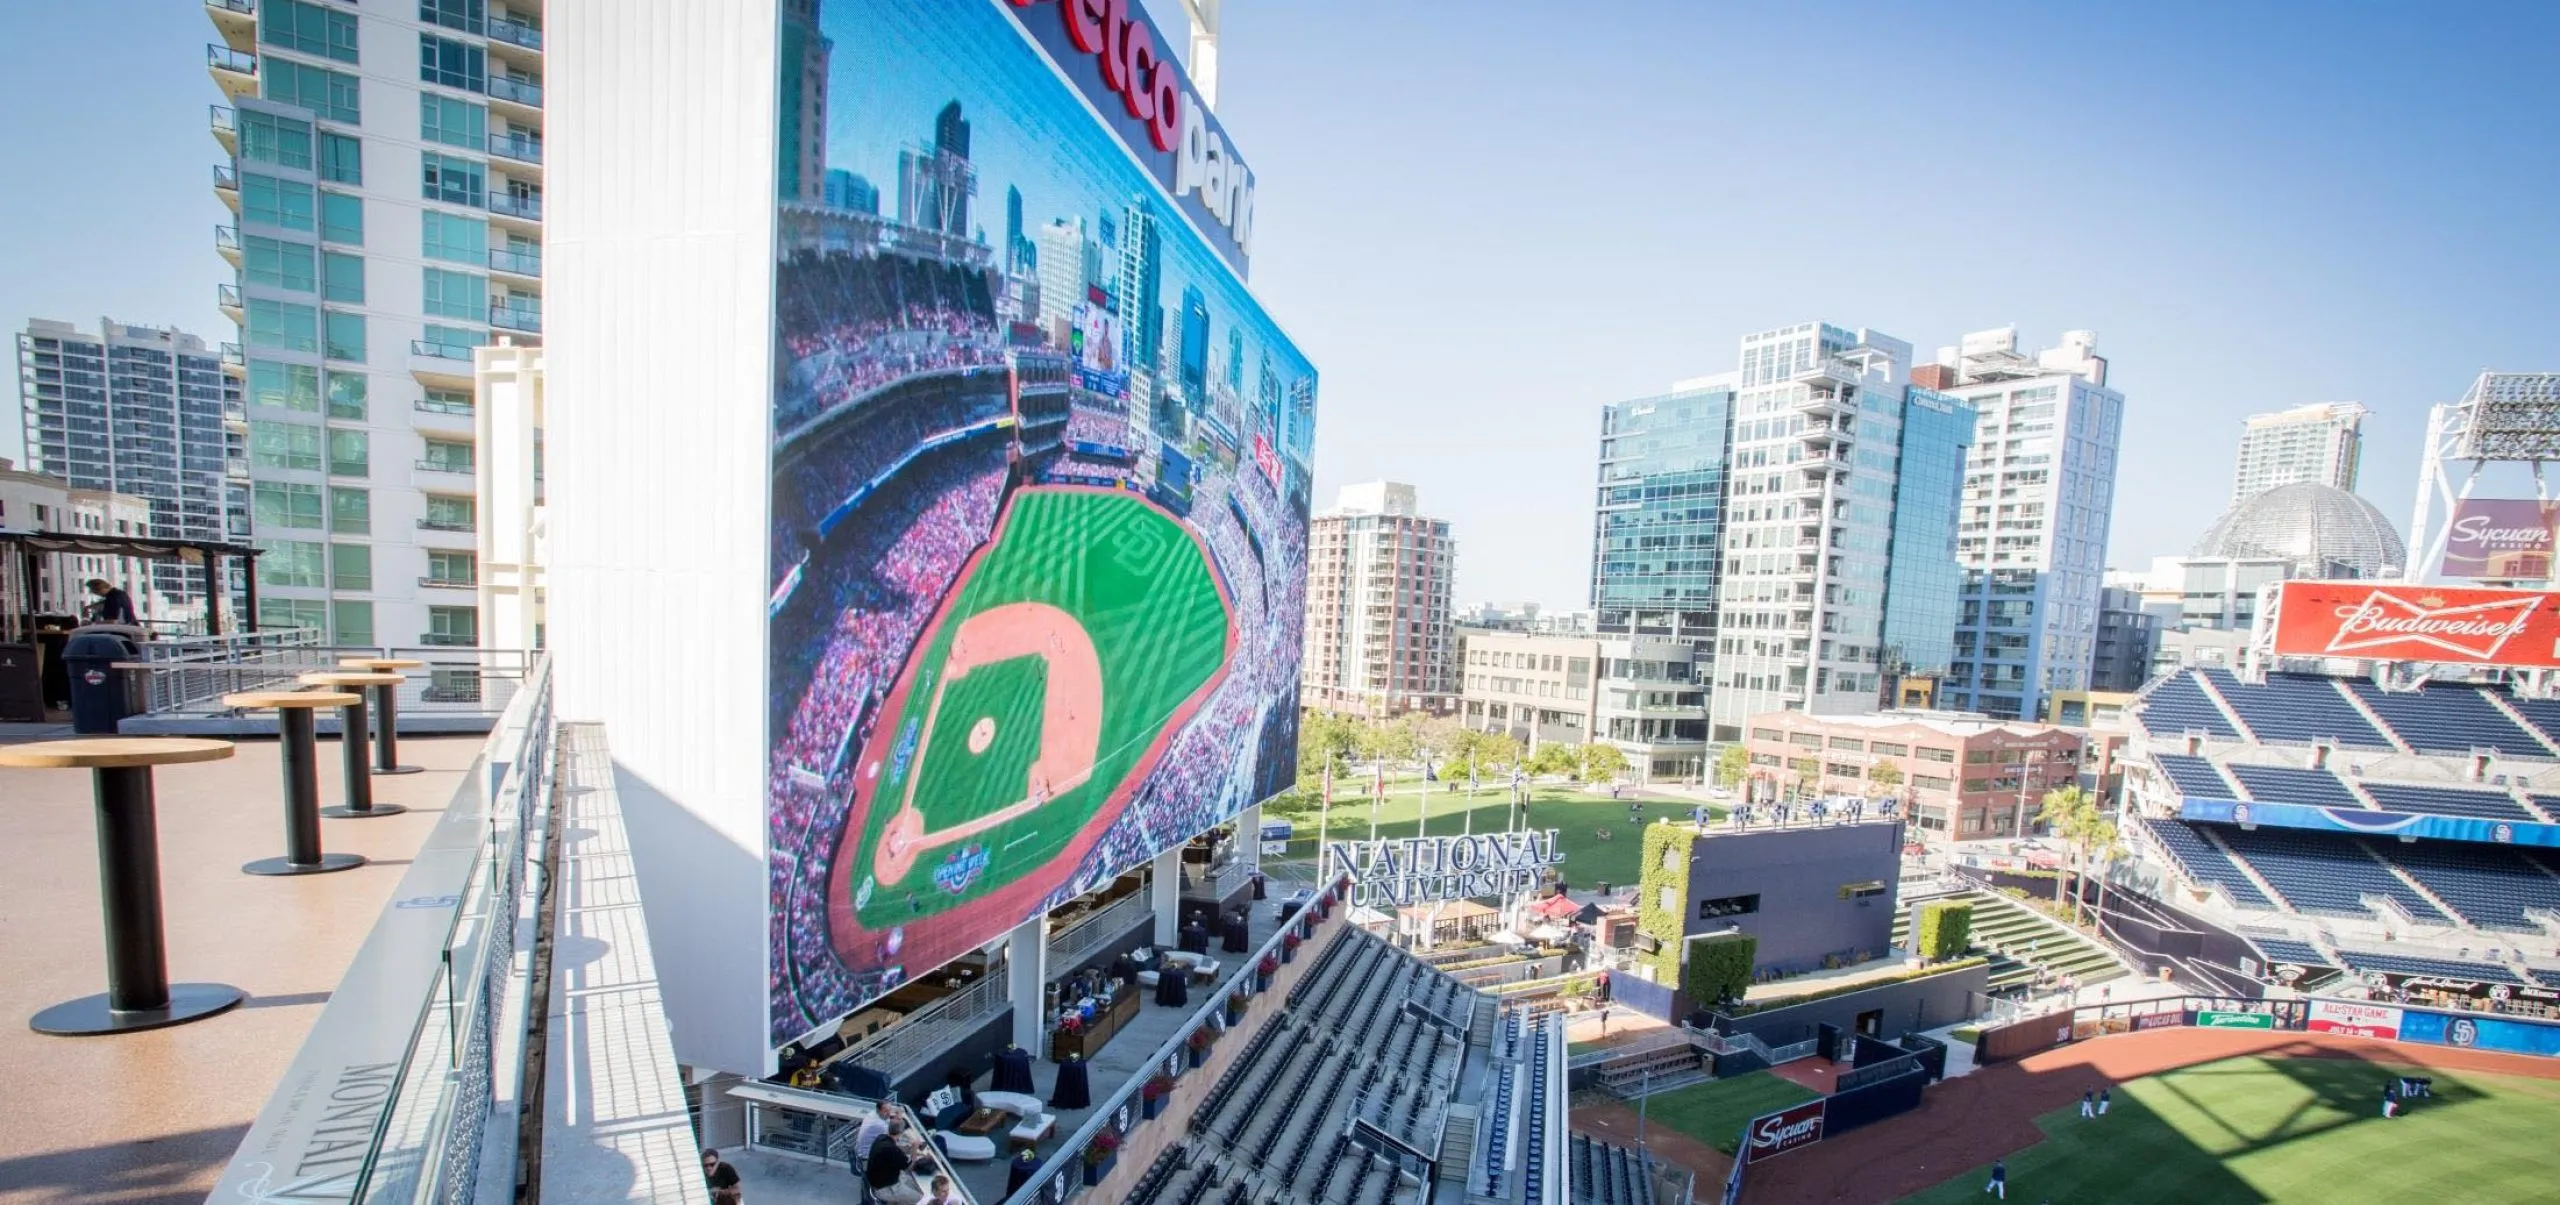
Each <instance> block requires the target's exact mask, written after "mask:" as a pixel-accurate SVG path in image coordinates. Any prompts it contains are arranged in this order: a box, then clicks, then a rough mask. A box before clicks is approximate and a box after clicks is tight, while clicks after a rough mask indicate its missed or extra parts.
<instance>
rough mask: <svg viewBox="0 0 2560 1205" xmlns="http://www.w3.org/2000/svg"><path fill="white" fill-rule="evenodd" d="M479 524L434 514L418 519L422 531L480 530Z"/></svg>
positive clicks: (419, 528)
mask: <svg viewBox="0 0 2560 1205" xmlns="http://www.w3.org/2000/svg"><path fill="white" fill-rule="evenodd" d="M479 529H480V528H479V525H478V524H475V523H470V522H467V521H464V520H459V519H439V518H436V517H434V516H432V515H430V516H428V517H427V518H424V519H420V520H418V530H420V531H478V530H479Z"/></svg>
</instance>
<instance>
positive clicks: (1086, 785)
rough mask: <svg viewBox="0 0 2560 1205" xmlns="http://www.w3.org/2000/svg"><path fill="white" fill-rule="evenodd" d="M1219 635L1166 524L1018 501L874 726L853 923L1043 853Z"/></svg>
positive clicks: (1061, 495)
mask: <svg viewBox="0 0 2560 1205" xmlns="http://www.w3.org/2000/svg"><path fill="white" fill-rule="evenodd" d="M1228 626H1229V617H1228V610H1227V604H1226V601H1225V599H1224V597H1223V596H1222V594H1221V593H1220V590H1219V588H1218V582H1217V580H1216V578H1215V576H1214V575H1213V573H1212V571H1211V569H1210V567H1209V564H1208V562H1207V560H1206V559H1205V557H1204V556H1203V553H1202V549H1201V548H1200V545H1199V544H1198V543H1197V542H1196V541H1195V540H1194V539H1193V538H1192V537H1191V536H1190V534H1189V533H1188V532H1187V531H1185V530H1184V529H1183V528H1182V526H1181V525H1180V523H1179V521H1178V520H1176V519H1174V518H1173V517H1172V516H1171V515H1169V514H1166V513H1165V512H1163V511H1161V510H1159V509H1157V508H1156V507H1154V506H1152V505H1150V504H1148V503H1147V502H1146V501H1144V500H1143V499H1141V498H1139V497H1137V496H1136V495H1133V494H1127V493H1119V492H1112V491H1102V490H1089V489H1055V488H1034V489H1025V490H1022V491H1020V492H1018V493H1016V494H1015V495H1014V497H1013V498H1012V500H1011V504H1010V509H1009V511H1008V514H1007V515H1006V518H1005V521H1004V523H1003V524H1002V525H1001V527H1000V528H999V530H998V532H997V534H996V537H995V541H994V543H993V544H992V545H991V546H990V547H989V548H988V549H987V550H986V552H985V553H984V555H983V556H982V557H981V559H980V560H979V562H978V564H977V566H976V567H975V569H974V570H973V571H972V572H971V573H970V574H969V576H968V577H967V579H966V580H965V581H964V582H963V584H962V585H961V586H960V588H959V591H958V593H957V595H956V597H955V598H954V599H953V601H952V603H951V604H950V605H949V606H948V607H947V608H946V609H945V610H944V612H943V613H942V614H941V615H940V616H939V617H938V618H937V620H936V622H935V624H934V626H933V629H932V631H931V634H930V635H929V636H928V637H927V638H926V640H925V641H924V642H923V643H922V644H921V645H920V646H919V648H918V652H917V654H916V655H915V656H914V657H913V658H911V659H910V661H909V662H908V666H907V669H906V671H905V673H906V674H907V676H908V677H909V679H910V680H911V685H910V687H909V689H908V690H907V694H906V700H905V705H904V706H903V707H902V708H901V709H900V710H899V711H898V712H897V713H895V714H893V715H890V716H888V717H886V718H885V720H884V723H886V724H888V725H893V726H894V727H891V728H889V729H886V731H890V732H894V733H897V734H899V735H898V738H897V739H895V740H892V741H890V742H889V743H888V744H887V745H886V746H885V749H886V750H887V752H886V755H885V756H884V757H883V758H882V759H881V763H882V764H880V765H879V766H878V767H877V773H878V776H879V777H878V781H877V783H876V786H875V787H874V789H873V791H872V796H871V798H872V806H871V807H870V808H869V809H867V816H866V818H865V821H864V825H863V832H862V835H861V839H860V841H859V842H858V843H857V844H856V845H855V846H854V853H855V856H856V857H857V859H858V861H857V864H856V865H855V867H854V868H853V875H852V881H853V882H854V883H857V884H862V885H865V887H866V888H867V890H857V893H856V896H855V913H856V916H857V917H858V918H859V919H860V921H861V923H862V924H863V925H864V926H865V927H868V928H877V929H885V928H888V927H890V926H896V925H905V924H912V923H914V922H915V921H917V920H919V919H921V918H924V917H929V916H932V915H934V914H936V913H939V912H943V911H947V910H949V909H952V908H956V907H959V906H960V905H963V904H966V903H968V902H969V901H971V900H974V899H977V898H979V897H981V896H983V895H986V894H987V893H989V892H991V891H993V890H995V889H997V888H1000V887H1002V886H1004V885H1005V884H1007V883H1009V882H1011V881H1013V880H1014V879H1015V878H1016V877H1018V876H1019V875H1020V874H1021V873H1022V872H1024V871H1026V870H1029V869H1032V868H1035V867H1038V866H1041V865H1043V864H1044V863H1046V862H1048V861H1049V860H1050V859H1052V858H1055V857H1057V856H1058V855H1059V853H1060V852H1061V851H1063V850H1065V849H1066V848H1067V846H1068V844H1069V842H1070V841H1072V840H1073V839H1074V838H1075V836H1076V834H1077V833H1078V832H1079V831H1080V830H1082V829H1083V828H1084V827H1085V826H1086V825H1087V824H1088V823H1089V822H1090V821H1091V820H1092V818H1093V817H1094V815H1095V813H1096V811H1097V810H1098V809H1099V808H1100V807H1101V806H1102V805H1103V803H1104V802H1105V801H1106V800H1108V799H1109V798H1110V795H1111V792H1112V791H1113V790H1114V789H1116V788H1118V787H1120V786H1121V785H1123V783H1124V781H1125V780H1126V779H1128V777H1129V775H1130V773H1131V771H1132V770H1133V769H1135V768H1136V767H1137V766H1138V765H1139V763H1140V762H1141V760H1142V759H1144V758H1145V757H1146V756H1147V755H1148V754H1149V752H1150V748H1151V746H1153V745H1154V744H1155V743H1156V741H1157V738H1158V737H1159V736H1160V735H1161V734H1162V733H1163V732H1164V730H1165V728H1166V727H1167V726H1168V724H1169V723H1170V722H1172V721H1175V720H1176V719H1178V718H1179V713H1184V708H1185V704H1186V703H1187V702H1189V701H1190V700H1191V699H1192V698H1193V696H1194V695H1195V694H1196V693H1197V692H1199V690H1200V688H1201V687H1202V686H1204V685H1205V684H1207V683H1209V682H1210V681H1211V680H1212V679H1213V678H1215V676H1216V675H1217V674H1218V673H1219V672H1220V669H1221V667H1222V666H1223V665H1224V663H1225V659H1226V645H1227V633H1228ZM964 632H966V633H968V635H967V636H966V637H965V638H964V636H963V633H964ZM982 649H992V650H994V655H992V656H990V655H985V654H982V653H981V652H980V651H979V650H982ZM955 654H956V656H955ZM955 667H958V668H955ZM909 733H913V734H915V735H916V738H917V739H916V740H915V747H914V749H913V750H912V751H911V752H910V753H908V754H907V755H906V756H904V757H901V756H900V755H899V752H898V751H899V749H900V747H901V746H902V745H904V744H905V743H906V740H907V734H909ZM1044 750H1045V751H1046V753H1045V758H1046V760H1045V761H1044ZM864 772H865V773H870V772H872V771H871V767H865V771H864ZM911 788H912V789H911ZM893 825H903V826H904V827H903V828H900V829H896V830H893V827H892V826H893ZM893 834H894V835H895V836H896V838H897V839H896V840H892V839H891V838H892V837H893ZM955 886H956V888H957V889H956V890H955V889H954V887H955Z"/></svg>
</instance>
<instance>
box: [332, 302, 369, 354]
mask: <svg viewBox="0 0 2560 1205" xmlns="http://www.w3.org/2000/svg"><path fill="white" fill-rule="evenodd" d="M364 326H365V323H364V315H362V314H342V313H339V312H338V311H336V310H331V311H329V314H328V321H327V322H326V323H324V324H323V329H322V331H321V334H322V336H323V338H324V340H325V341H326V346H324V347H322V348H321V353H322V354H323V355H326V356H328V357H329V358H330V359H332V360H344V361H346V362H348V363H350V364H362V363H364V342H365V340H364Z"/></svg>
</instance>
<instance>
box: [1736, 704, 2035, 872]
mask: <svg viewBox="0 0 2560 1205" xmlns="http://www.w3.org/2000/svg"><path fill="white" fill-rule="evenodd" d="M1747 735H1748V740H1747V741H1746V746H1745V747H1746V748H1747V749H1748V751H1749V754H1750V760H1751V781H1750V787H1751V791H1752V798H1754V799H1769V798H1796V797H1805V796H1813V795H1863V796H1866V797H1868V798H1871V799H1880V798H1884V797H1887V796H1892V797H1895V798H1899V799H1901V800H1903V801H1904V803H1905V804H1906V805H1907V807H1908V811H1909V814H1910V816H1911V819H1912V824H1913V826H1914V827H1915V828H1916V829H1919V830H1922V831H1924V832H1926V833H1929V834H1931V835H1933V836H1935V837H1937V838H1939V839H1942V840H1943V839H1953V840H1961V841H1970V840H1977V839H1981V838H1987V837H2009V836H2015V835H2017V833H2018V826H2017V821H2018V817H2019V813H2020V807H2021V801H2023V806H2024V810H2025V817H2026V825H2025V828H2026V831H2027V832H2028V833H2030V834H2032V833H2034V832H2035V831H2036V828H2035V813H2036V810H2037V808H2038V807H2039V806H2041V804H2042V802H2043V799H2044V794H2045V792H2046V791H2049V790H2052V789H2054V788H2057V787H2064V786H2070V785H2072V784H2073V783H2075V782H2077V781H2078V780H2079V777H2080V772H2081V765H2080V761H2081V750H2082V748H2083V746H2084V744H2085V741H2084V739H2083V738H2082V736H2081V735H2080V734H2078V733H2074V732H2070V731H2067V730H2065V729H2061V728H2056V727H2053V726H2051V725H2047V724H2034V723H2026V722H2021V721H2009V720H1992V719H1986V718H1983V717H1980V716H1964V715H1953V714H1948V713H1943V712H1915V711H1886V712H1878V713H1875V714H1872V715H1833V716H1819V715H1807V714H1805V713H1803V712H1797V711H1781V712H1772V713H1769V714H1765V715H1760V716H1755V717H1753V718H1752V720H1751V724H1750V731H1749V733H1748V734H1747ZM1884 765H1891V766H1892V767H1894V769H1895V770H1897V771H1899V781H1898V782H1894V783H1893V785H1891V786H1890V787H1888V786H1884V785H1881V784H1879V783H1878V782H1877V781H1876V770H1877V768H1878V767H1880V766H1884ZM1887 777H1888V779H1891V778H1893V776H1891V775H1888V776H1887Z"/></svg>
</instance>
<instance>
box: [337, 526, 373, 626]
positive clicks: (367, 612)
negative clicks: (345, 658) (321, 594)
mask: <svg viewBox="0 0 2560 1205" xmlns="http://www.w3.org/2000/svg"><path fill="white" fill-rule="evenodd" d="M341 547H344V545H341ZM329 613H330V618H331V621H332V625H333V627H334V634H332V635H331V636H330V639H331V640H332V641H334V642H336V643H337V644H338V645H339V646H340V647H342V648H343V647H347V646H353V645H367V644H371V643H373V604H372V603H369V602H366V601H364V600H362V599H351V598H342V599H337V600H334V601H332V602H331V603H330V604H329Z"/></svg>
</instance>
